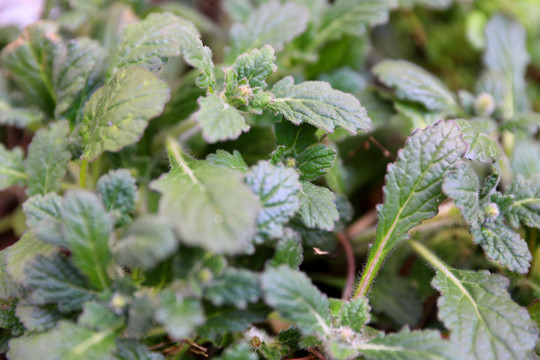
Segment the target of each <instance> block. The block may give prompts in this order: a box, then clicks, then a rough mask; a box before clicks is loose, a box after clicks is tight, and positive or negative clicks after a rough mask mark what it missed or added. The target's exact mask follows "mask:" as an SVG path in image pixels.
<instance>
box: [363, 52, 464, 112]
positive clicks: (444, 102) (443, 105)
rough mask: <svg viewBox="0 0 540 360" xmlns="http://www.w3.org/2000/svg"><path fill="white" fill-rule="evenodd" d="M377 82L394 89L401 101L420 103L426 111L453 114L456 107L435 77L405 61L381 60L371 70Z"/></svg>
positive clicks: (445, 89) (443, 86) (448, 93)
mask: <svg viewBox="0 0 540 360" xmlns="http://www.w3.org/2000/svg"><path fill="white" fill-rule="evenodd" d="M373 73H374V74H375V75H376V76H377V77H378V78H379V80H380V81H381V82H382V83H383V84H385V85H386V86H389V87H391V88H394V89H396V96H397V97H398V99H401V100H408V101H414V102H418V103H421V104H422V105H424V106H425V107H426V109H428V110H433V111H445V112H448V113H453V112H454V110H455V109H456V107H457V104H456V102H455V100H454V96H453V95H452V93H451V92H450V91H449V90H448V89H447V88H446V86H445V85H444V84H443V83H442V82H441V81H439V80H438V79H437V78H435V76H433V75H432V74H430V73H428V72H427V71H425V70H424V69H422V68H421V67H419V66H418V65H415V64H413V63H410V62H408V61H405V60H383V61H381V62H380V63H378V64H377V65H376V66H375V67H374V68H373Z"/></svg>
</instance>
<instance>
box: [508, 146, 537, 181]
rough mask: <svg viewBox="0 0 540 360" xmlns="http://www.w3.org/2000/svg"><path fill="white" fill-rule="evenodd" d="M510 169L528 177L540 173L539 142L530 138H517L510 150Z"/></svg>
mask: <svg viewBox="0 0 540 360" xmlns="http://www.w3.org/2000/svg"><path fill="white" fill-rule="evenodd" d="M511 165H512V171H513V172H514V174H516V175H517V174H521V175H523V177H525V178H530V177H531V176H534V175H536V174H538V173H540V144H538V143H537V142H536V141H533V140H530V139H519V140H518V141H517V142H516V146H515V147H514V151H513V152H512V161H511Z"/></svg>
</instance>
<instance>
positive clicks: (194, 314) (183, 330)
mask: <svg viewBox="0 0 540 360" xmlns="http://www.w3.org/2000/svg"><path fill="white" fill-rule="evenodd" d="M155 318H156V320H157V321H158V322H159V323H161V324H162V325H163V326H165V328H166V329H167V332H168V333H169V335H170V336H171V337H172V338H174V339H183V338H186V337H190V336H192V335H193V332H194V330H195V327H196V326H198V325H201V324H202V323H204V313H203V310H202V306H201V304H200V302H199V300H197V299H191V298H190V299H184V298H182V297H181V296H180V294H178V293H175V292H174V291H173V290H170V289H169V290H165V291H163V292H161V293H160V294H159V302H158V304H157V306H156V314H155Z"/></svg>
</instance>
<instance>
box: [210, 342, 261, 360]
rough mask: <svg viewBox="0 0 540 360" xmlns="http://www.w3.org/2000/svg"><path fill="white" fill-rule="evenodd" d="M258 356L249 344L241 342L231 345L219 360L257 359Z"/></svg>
mask: <svg viewBox="0 0 540 360" xmlns="http://www.w3.org/2000/svg"><path fill="white" fill-rule="evenodd" d="M258 358H259V357H258V356H257V354H256V353H255V352H253V350H252V349H251V347H250V346H249V345H248V344H246V343H244V342H240V343H236V344H233V345H231V346H229V347H228V348H227V349H226V350H225V351H224V352H223V354H222V355H221V356H220V357H219V358H218V360H257V359H258Z"/></svg>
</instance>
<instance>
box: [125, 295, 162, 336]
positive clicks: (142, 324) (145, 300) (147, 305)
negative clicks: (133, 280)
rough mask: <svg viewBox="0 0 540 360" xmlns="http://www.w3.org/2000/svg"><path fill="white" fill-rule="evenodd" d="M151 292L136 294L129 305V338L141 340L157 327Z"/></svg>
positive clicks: (127, 331) (127, 330)
mask: <svg viewBox="0 0 540 360" xmlns="http://www.w3.org/2000/svg"><path fill="white" fill-rule="evenodd" d="M149 292H150V291H148V290H142V291H140V292H138V293H136V294H135V296H134V298H133V300H132V301H131V304H129V311H128V322H127V329H126V334H127V336H128V337H129V338H137V339H140V338H142V337H143V336H144V335H146V333H147V331H149V330H150V329H151V328H152V327H153V326H154V325H155V321H154V313H155V305H154V302H153V301H152V298H151V296H150V294H149Z"/></svg>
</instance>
